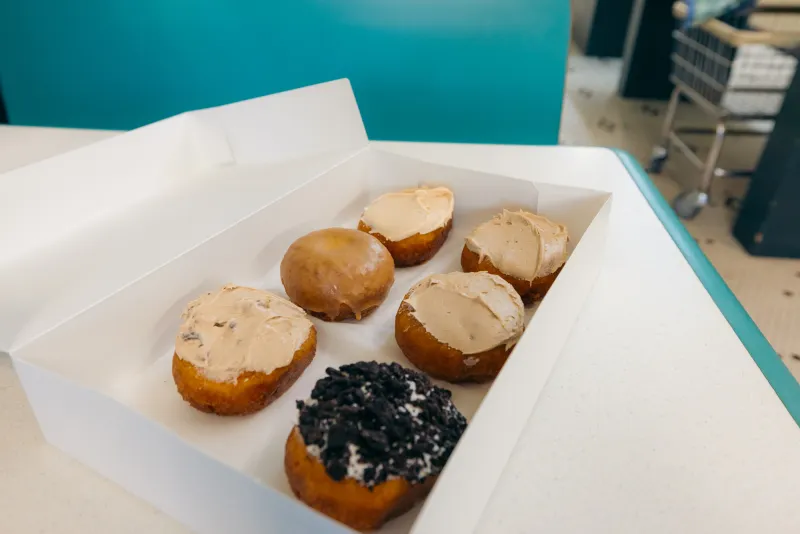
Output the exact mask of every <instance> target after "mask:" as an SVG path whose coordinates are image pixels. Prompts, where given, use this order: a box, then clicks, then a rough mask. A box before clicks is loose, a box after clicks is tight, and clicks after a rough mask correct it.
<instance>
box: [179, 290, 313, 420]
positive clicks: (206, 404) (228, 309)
mask: <svg viewBox="0 0 800 534" xmlns="http://www.w3.org/2000/svg"><path fill="white" fill-rule="evenodd" d="M182 318H183V322H182V323H181V326H180V329H179V331H178V335H177V338H176V340H175V353H174V355H173V358H172V375H173V378H174V379H175V384H176V385H177V387H178V392H179V393H180V395H181V396H182V397H183V398H184V400H186V401H187V402H188V403H189V404H191V405H192V406H194V407H195V408H197V409H198V410H201V411H204V412H211V413H216V414H220V415H241V414H246V413H252V412H255V411H258V410H260V409H262V408H264V407H265V406H267V405H268V404H269V403H271V402H272V401H273V400H275V399H276V398H278V397H279V396H280V395H281V394H282V393H283V392H284V391H286V390H287V389H288V388H289V387H290V386H291V385H292V384H293V383H294V382H295V380H297V378H298V377H299V376H300V374H301V373H302V372H303V370H304V369H305V368H306V367H308V364H309V363H311V360H312V359H313V358H314V353H315V351H316V346H317V336H316V329H315V328H314V325H313V324H312V323H311V321H310V320H309V319H308V317H307V316H306V314H305V312H304V311H303V310H302V309H300V308H298V307H297V306H295V305H294V304H292V303H291V302H289V301H288V300H286V299H283V298H281V297H279V296H277V295H274V294H272V293H269V292H267V291H261V290H259V289H253V288H249V287H241V286H237V285H233V284H229V285H226V286H224V287H222V288H221V289H219V290H217V291H213V292H209V293H206V294H205V295H203V296H201V297H199V298H197V299H195V300H193V301H192V302H190V303H189V305H188V306H187V308H186V310H185V311H184V312H183V315H182Z"/></svg>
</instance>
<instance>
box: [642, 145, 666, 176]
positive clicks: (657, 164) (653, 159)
mask: <svg viewBox="0 0 800 534" xmlns="http://www.w3.org/2000/svg"><path fill="white" fill-rule="evenodd" d="M666 161H667V149H666V148H664V147H663V146H657V147H655V148H654V149H653V153H652V155H651V156H650V166H649V167H647V172H649V173H650V174H661V170H662V169H663V168H664V163H665V162H666Z"/></svg>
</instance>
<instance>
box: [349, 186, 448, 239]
mask: <svg viewBox="0 0 800 534" xmlns="http://www.w3.org/2000/svg"><path fill="white" fill-rule="evenodd" d="M453 206H454V199H453V192H452V191H450V190H449V189H447V188H446V187H432V188H418V189H405V190H403V191H396V192H394V193H386V194H385V195H381V196H379V197H378V198H376V199H375V200H373V201H372V203H371V204H370V205H369V206H367V207H366V208H364V213H363V215H361V221H362V222H363V223H364V224H366V225H367V226H369V228H370V233H373V234H375V233H377V234H381V235H382V236H383V237H385V238H386V239H388V240H389V241H395V242H397V241H402V240H403V239H406V238H409V237H411V236H412V235H416V234H427V233H429V232H433V231H434V230H436V229H438V228H443V227H444V226H445V225H447V223H448V222H449V221H450V219H452V218H453Z"/></svg>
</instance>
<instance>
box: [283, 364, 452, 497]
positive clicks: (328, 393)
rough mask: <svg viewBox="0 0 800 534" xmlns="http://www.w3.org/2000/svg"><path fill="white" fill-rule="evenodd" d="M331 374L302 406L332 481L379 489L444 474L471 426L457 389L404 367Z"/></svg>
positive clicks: (304, 430) (307, 433) (308, 438)
mask: <svg viewBox="0 0 800 534" xmlns="http://www.w3.org/2000/svg"><path fill="white" fill-rule="evenodd" d="M325 372H326V374H327V375H328V376H326V377H325V378H322V379H320V380H319V381H318V382H317V384H316V385H315V386H314V390H313V391H312V392H311V398H310V399H308V400H306V401H297V409H298V410H299V411H300V417H299V424H298V427H299V430H300V434H301V435H302V436H303V440H304V441H305V444H306V449H307V450H308V452H309V453H310V454H311V455H313V456H315V457H317V458H319V459H320V461H321V462H322V464H323V465H324V466H325V471H326V472H327V473H328V476H330V477H331V478H332V479H333V480H336V481H339V480H342V479H343V478H345V477H350V478H353V479H355V480H356V481H358V482H359V483H361V484H362V485H364V486H366V487H368V488H372V487H373V486H376V485H378V484H380V483H382V482H384V481H386V480H391V479H393V478H400V477H402V478H405V479H406V480H408V481H409V482H411V483H421V482H423V481H424V480H425V479H426V478H427V477H429V476H431V475H436V474H438V473H439V472H440V471H441V470H442V468H443V467H444V464H445V463H446V462H447V459H448V458H449V457H450V454H451V453H452V452H453V448H455V446H456V443H458V440H459V439H460V438H461V435H462V434H463V433H464V429H465V428H466V426H467V421H466V419H464V416H463V415H461V413H460V412H459V411H458V409H456V407H455V405H453V403H452V401H451V400H450V395H451V394H450V392H449V391H447V390H446V389H442V388H440V387H437V386H434V385H433V384H431V383H430V381H429V380H428V378H427V377H426V376H425V375H423V374H421V373H419V372H416V371H412V370H410V369H406V368H404V367H402V366H400V365H398V364H397V363H390V364H386V363H377V362H359V363H354V364H350V365H344V366H342V367H341V368H339V369H334V368H332V367H329V368H328V369H327V370H326V371H325Z"/></svg>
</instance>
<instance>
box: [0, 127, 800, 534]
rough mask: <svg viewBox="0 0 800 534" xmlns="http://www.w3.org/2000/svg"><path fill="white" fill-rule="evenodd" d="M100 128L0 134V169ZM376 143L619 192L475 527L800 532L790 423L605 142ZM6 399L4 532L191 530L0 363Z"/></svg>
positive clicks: (0, 496)
mask: <svg viewBox="0 0 800 534" xmlns="http://www.w3.org/2000/svg"><path fill="white" fill-rule="evenodd" d="M108 135H113V134H110V133H107V132H87V131H70V130H50V129H48V130H39V129H28V128H9V127H0V171H3V170H8V169H10V168H12V167H15V166H18V165H20V164H23V163H25V162H26V161H34V160H36V159H41V158H44V157H48V156H51V155H54V154H56V153H59V152H63V151H65V150H68V149H70V148H74V147H76V146H80V145H81V144H84V143H88V142H92V141H94V140H97V139H101V138H103V137H106V136H108ZM383 146H384V147H385V148H388V149H391V150H394V151H397V152H400V153H404V154H407V155H412V156H415V157H418V158H421V159H426V160H429V161H435V162H440V163H446V164H451V165H458V164H465V165H469V166H470V167H472V168H476V169H479V170H484V171H487V172H494V173H502V174H509V175H515V174H526V173H527V174H528V175H529V174H530V172H531V169H535V166H534V165H535V161H536V158H537V157H541V151H549V152H548V158H553V159H554V160H559V159H561V160H563V162H564V165H567V164H569V165H571V167H572V168H574V169H576V172H575V173H574V184H575V185H578V184H580V185H581V186H584V187H586V186H587V177H592V178H591V179H592V180H594V181H593V182H588V183H593V184H594V186H595V187H596V188H598V189H603V190H609V191H613V193H614V200H613V209H612V215H611V221H610V225H611V230H610V232H609V238H608V242H607V254H606V258H605V265H604V266H603V269H602V271H601V274H600V276H599V278H598V280H597V282H596V284H595V287H594V289H593V291H592V293H591V295H590V297H589V299H588V301H587V304H586V306H585V308H584V310H583V311H582V313H581V315H580V317H579V318H578V322H577V324H576V326H575V327H574V329H573V333H572V336H571V338H570V340H569V341H568V343H567V345H566V347H565V349H564V352H563V354H562V357H561V359H560V360H559V362H558V363H557V364H556V368H555V369H554V371H553V374H552V375H551V377H550V379H549V382H548V383H547V385H546V387H545V389H544V391H543V393H542V396H541V397H540V400H539V402H538V404H537V406H536V408H535V410H534V412H533V413H532V415H531V419H530V421H529V423H528V426H527V430H526V431H525V432H524V433H523V436H522V437H521V439H520V441H519V443H518V445H517V447H516V449H515V452H514V454H513V455H512V457H511V458H510V460H509V463H508V465H507V467H506V470H505V472H504V474H503V476H502V478H501V481H500V484H499V485H498V487H497V489H496V491H495V494H494V496H493V498H492V500H491V501H490V503H489V505H488V507H487V509H486V510H485V512H484V516H483V523H482V528H481V529H480V530H481V531H483V532H509V533H514V532H570V533H571V532H575V533H578V532H595V533H605V532H608V533H612V532H613V533H620V532H631V533H639V532H650V533H662V532H663V533H673V532H725V533H726V534H729V533H738V532H741V533H745V532H747V533H750V532H756V531H759V532H770V533H790V532H791V533H796V532H800V507H798V506H797V505H796V503H797V502H800V484H797V482H796V481H797V480H799V479H800V429H798V427H797V425H796V424H795V422H794V421H793V419H792V418H791V416H790V415H789V413H788V412H787V411H786V410H785V409H784V407H783V405H782V404H781V402H780V401H779V399H778V398H777V396H776V395H775V394H774V392H773V390H772V389H771V387H770V386H769V384H768V383H767V381H766V379H765V378H764V377H763V376H762V374H761V372H760V371H759V370H758V368H757V366H756V365H755V363H754V362H753V361H752V359H751V357H750V356H749V354H748V353H747V351H746V349H745V348H744V346H743V345H742V344H741V343H740V342H739V340H738V338H737V337H736V335H735V334H734V332H733V331H732V329H731V327H730V326H729V325H728V323H727V322H726V321H725V319H724V317H723V316H722V315H721V313H720V312H719V310H718V309H717V308H716V306H715V305H714V303H713V301H712V300H711V298H710V297H709V295H708V294H707V293H706V291H705V289H704V288H703V286H702V284H701V283H700V281H699V280H698V279H697V278H696V277H695V275H694V274H693V272H692V270H691V268H690V266H689V265H688V264H687V262H686V260H685V259H684V258H683V256H682V255H681V253H680V251H679V250H678V249H677V248H676V247H675V245H674V244H673V242H672V240H671V239H670V237H669V235H668V234H667V232H666V231H665V230H664V229H663V227H662V226H661V223H660V222H659V221H658V219H657V218H656V216H655V214H654V213H653V212H652V210H651V209H650V208H649V206H648V205H647V203H646V201H645V200H644V199H643V197H642V196H641V194H640V193H639V191H638V189H637V187H636V186H635V185H634V183H633V182H632V181H631V180H630V178H628V176H627V174H626V172H625V170H624V168H623V167H622V166H621V165H620V167H619V169H620V172H619V173H617V174H614V175H613V176H605V177H596V178H595V175H596V173H595V172H594V170H595V166H596V165H597V164H598V161H603V162H604V163H606V164H608V165H614V163H613V161H611V160H610V159H609V160H608V161H606V159H605V158H612V159H615V158H616V156H615V155H614V154H613V153H611V152H609V151H604V150H602V149H596V150H593V149H569V148H567V149H564V148H562V149H547V148H519V147H488V146H483V147H476V146H458V145H445V146H437V147H436V148H435V150H434V149H433V148H432V147H431V146H430V145H424V144H399V143H385V144H383ZM0 179H1V177H0ZM565 185H569V183H565ZM631 250H635V251H636V252H635V253H633V254H632V253H631V252H630V251H631ZM0 406H2V407H3V409H1V410H0V428H2V429H3V430H4V431H3V432H2V433H0V503H2V509H3V512H2V513H1V514H0V527H3V528H0V531H2V532H14V533H21V534H26V533H29V532H54V533H61V532H63V533H72V532H75V533H78V532H115V533H126V532H131V533H133V532H136V533H140V532H150V533H157V534H160V533H175V532H185V529H184V528H183V527H181V526H180V525H178V524H177V523H175V522H174V521H173V520H171V519H170V518H168V517H166V516H165V515H163V514H161V513H159V512H158V511H156V510H154V509H153V508H152V507H150V506H149V505H147V504H146V503H144V502H142V501H139V500H138V499H136V498H134V497H132V496H130V495H128V494H127V493H126V492H125V491H124V490H122V489H120V488H119V487H117V486H115V485H114V484H112V483H109V482H108V481H106V480H104V479H102V478H101V477H99V476H97V475H95V474H94V473H93V472H91V471H89V470H88V469H86V468H83V467H82V466H80V465H79V464H77V463H76V462H74V461H72V460H71V459H69V458H67V457H66V456H65V455H63V454H62V453H60V452H59V451H57V450H55V449H54V448H52V447H50V446H48V445H47V444H45V442H44V440H43V438H42V437H41V434H40V433H39V430H38V428H37V426H36V422H35V420H34V418H33V414H32V413H31V411H30V409H29V408H28V406H27V403H26V401H25V399H24V394H23V392H22V390H21V388H20V386H19V383H18V381H17V379H16V377H15V376H14V373H13V371H12V369H11V365H10V363H9V361H8V358H5V357H3V358H0Z"/></svg>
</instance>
